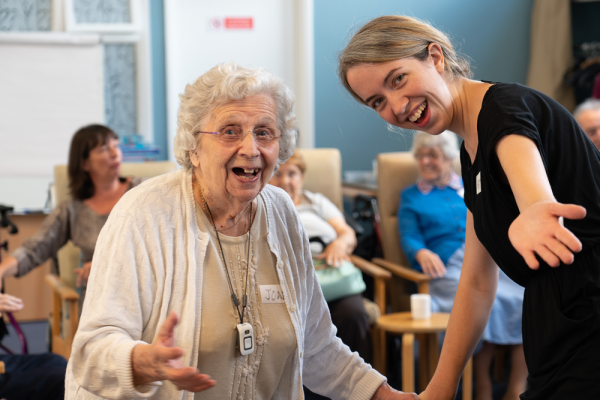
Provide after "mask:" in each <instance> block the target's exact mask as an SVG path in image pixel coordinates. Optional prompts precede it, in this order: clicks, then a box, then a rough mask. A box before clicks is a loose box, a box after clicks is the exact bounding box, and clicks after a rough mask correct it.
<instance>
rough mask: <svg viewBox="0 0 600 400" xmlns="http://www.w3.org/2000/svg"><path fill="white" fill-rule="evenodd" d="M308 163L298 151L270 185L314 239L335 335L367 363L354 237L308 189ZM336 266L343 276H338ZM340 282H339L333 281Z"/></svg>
mask: <svg viewBox="0 0 600 400" xmlns="http://www.w3.org/2000/svg"><path fill="white" fill-rule="evenodd" d="M305 171H306V164H305V163H304V159H303V158H302V156H301V155H300V153H298V152H294V154H293V155H292V156H291V157H290V159H289V160H287V161H286V162H285V164H282V165H281V166H280V168H279V171H277V173H276V174H275V175H274V176H273V178H272V179H271V181H270V183H271V184H272V185H275V186H277V187H280V188H282V189H283V190H285V191H286V192H287V193H288V194H289V195H290V197H291V198H292V201H293V202H294V206H296V210H297V211H298V215H299V216H300V222H302V225H303V226H304V229H306V233H307V234H308V238H309V241H311V255H312V258H313V264H314V266H315V269H317V278H318V279H320V280H321V281H322V283H321V289H322V291H323V295H324V296H325V299H326V300H327V306H328V307H329V312H330V313H331V320H332V322H333V324H334V325H335V326H336V327H337V328H338V332H337V335H338V337H339V338H340V339H342V341H343V342H344V343H345V344H347V345H348V347H350V350H352V351H357V352H358V354H360V356H361V357H362V358H363V359H365V360H366V361H370V360H371V346H372V345H371V337H370V326H369V316H368V315H367V312H366V311H365V307H364V305H363V298H362V296H361V293H362V292H363V291H364V290H365V283H364V281H363V279H362V274H361V272H360V270H359V269H358V268H356V267H355V266H354V265H352V263H351V262H350V258H349V255H350V254H352V251H353V250H354V247H356V234H355V233H354V230H352V228H351V227H350V226H349V225H348V224H347V223H346V220H345V219H344V214H342V213H341V211H340V210H338V208H337V207H336V206H335V204H333V203H332V202H331V201H330V200H329V199H328V198H327V197H325V196H324V195H323V194H321V193H312V192H309V191H308V190H304V173H305ZM338 268H343V269H344V275H343V276H342V274H339V275H338V274H337V272H338V271H339V270H338ZM335 278H337V279H335Z"/></svg>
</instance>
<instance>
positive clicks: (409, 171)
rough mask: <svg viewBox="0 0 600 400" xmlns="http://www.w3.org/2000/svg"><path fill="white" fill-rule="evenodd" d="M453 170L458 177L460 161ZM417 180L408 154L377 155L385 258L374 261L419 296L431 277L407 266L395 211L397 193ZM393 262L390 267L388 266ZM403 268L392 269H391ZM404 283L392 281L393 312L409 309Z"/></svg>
mask: <svg viewBox="0 0 600 400" xmlns="http://www.w3.org/2000/svg"><path fill="white" fill-rule="evenodd" d="M454 170H455V172H456V173H458V174H460V162H459V161H458V159H457V161H456V163H455V164H454ZM418 177H419V169H418V166H417V162H416V161H415V159H414V157H413V155H412V154H411V153H410V152H397V153H381V154H379V155H378V156H377V186H378V191H377V205H378V206H379V217H380V229H381V246H382V248H383V257H384V259H383V260H382V259H374V260H373V262H374V263H376V264H381V265H382V266H384V265H385V266H386V268H390V269H392V270H394V272H395V274H396V275H399V276H400V277H402V278H404V279H407V280H409V281H412V282H415V283H417V290H418V292H419V293H429V280H430V278H429V277H428V276H427V275H425V274H422V273H419V272H416V271H415V270H413V269H412V268H410V267H409V266H408V260H407V259H406V256H405V255H404V253H403V252H402V248H401V247H400V235H399V233H398V217H397V214H398V208H399V207H400V192H402V190H404V189H405V188H406V187H408V186H410V185H412V184H413V183H415V182H416V180H417V178H418ZM390 263H393V264H390ZM396 266H398V267H402V266H406V268H401V269H398V268H391V267H396ZM406 286H407V285H405V284H403V283H401V282H400V281H398V280H395V282H394V287H395V288H396V291H395V293H394V296H392V299H391V305H392V310H394V311H408V310H410V293H408V292H407V291H406V290H399V289H401V288H404V289H406Z"/></svg>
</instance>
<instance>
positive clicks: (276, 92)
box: [173, 63, 298, 170]
mask: <svg viewBox="0 0 600 400" xmlns="http://www.w3.org/2000/svg"><path fill="white" fill-rule="evenodd" d="M261 93H266V94H269V95H270V96H271V97H272V98H273V100H274V101H275V105H276V107H277V128H278V129H279V130H280V131H281V139H280V140H279V156H278V158H277V163H279V164H282V163H284V162H286V161H287V159H288V158H290V157H291V155H292V154H293V153H294V148H295V147H296V138H297V136H298V121H297V119H296V115H295V114H294V112H293V111H292V108H293V106H294V101H295V97H294V94H293V93H292V91H291V90H290V89H289V88H288V87H287V86H286V85H285V83H283V80H282V79H281V78H278V77H276V76H275V75H273V74H271V73H270V72H268V71H266V70H264V69H262V68H246V67H242V66H241V65H238V64H235V63H223V64H217V65H216V66H214V67H213V68H211V69H210V70H208V71H207V72H206V73H204V74H203V75H201V76H200V77H199V78H198V79H196V81H195V82H194V83H192V84H191V85H189V84H188V85H186V87H185V91H184V92H183V94H181V95H179V98H180V100H181V104H180V105H179V112H178V115H177V135H176V136H175V143H174V148H173V153H174V154H175V159H176V160H177V162H178V163H179V164H180V165H181V166H182V167H183V168H185V169H186V170H191V169H192V168H193V164H192V161H191V159H190V152H191V151H195V150H196V149H197V146H198V131H200V130H202V129H201V127H202V126H203V125H204V123H205V122H206V120H207V119H208V118H209V116H210V113H211V111H212V110H213V109H214V108H215V107H218V106H220V105H223V104H226V103H229V102H231V101H235V100H241V99H243V98H245V97H248V96H254V95H257V94H261Z"/></svg>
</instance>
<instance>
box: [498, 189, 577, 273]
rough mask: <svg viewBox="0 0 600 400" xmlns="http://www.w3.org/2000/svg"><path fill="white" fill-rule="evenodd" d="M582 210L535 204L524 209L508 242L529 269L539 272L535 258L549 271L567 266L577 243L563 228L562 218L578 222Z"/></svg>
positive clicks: (515, 222)
mask: <svg viewBox="0 0 600 400" xmlns="http://www.w3.org/2000/svg"><path fill="white" fill-rule="evenodd" d="M585 214H586V210H585V208H583V207H581V206H576V205H574V204H561V203H556V202H548V201H546V202H539V203H535V204H532V205H531V206H529V207H527V209H525V210H524V211H523V212H522V213H521V214H520V215H519V216H518V217H517V218H516V219H515V220H514V221H513V223H512V224H511V225H510V228H509V229H508V238H509V239H510V242H511V243H512V245H513V246H514V248H515V249H516V250H517V251H518V252H519V254H521V256H523V258H524V259H525V262H526V263H527V265H528V266H529V268H531V269H537V268H539V266H540V264H539V262H538V260H537V259H536V258H535V254H537V255H538V256H540V257H541V258H542V260H544V261H545V262H546V263H548V265H550V266H551V267H558V266H559V265H560V263H561V261H562V262H563V263H564V264H571V263H572V262H573V260H574V259H575V256H574V255H573V253H577V252H580V251H581V249H582V245H581V242H580V241H579V239H577V237H576V236H575V235H574V234H573V233H572V232H571V231H569V230H568V229H567V228H565V227H564V225H563V223H562V218H567V219H582V218H584V217H585Z"/></svg>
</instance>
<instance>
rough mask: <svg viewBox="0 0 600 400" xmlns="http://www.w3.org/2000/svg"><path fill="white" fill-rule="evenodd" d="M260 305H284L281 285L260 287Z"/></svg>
mask: <svg viewBox="0 0 600 400" xmlns="http://www.w3.org/2000/svg"><path fill="white" fill-rule="evenodd" d="M260 297H261V300H262V304H275V303H285V299H284V298H283V290H281V285H260Z"/></svg>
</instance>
